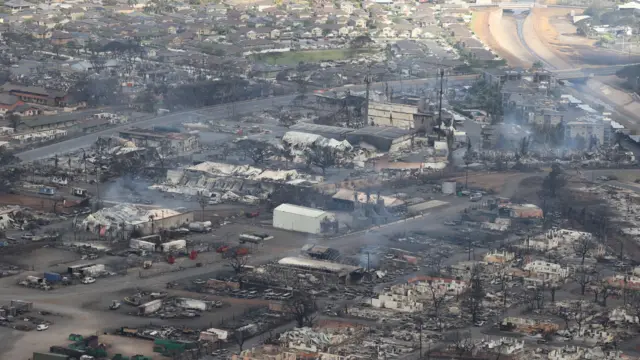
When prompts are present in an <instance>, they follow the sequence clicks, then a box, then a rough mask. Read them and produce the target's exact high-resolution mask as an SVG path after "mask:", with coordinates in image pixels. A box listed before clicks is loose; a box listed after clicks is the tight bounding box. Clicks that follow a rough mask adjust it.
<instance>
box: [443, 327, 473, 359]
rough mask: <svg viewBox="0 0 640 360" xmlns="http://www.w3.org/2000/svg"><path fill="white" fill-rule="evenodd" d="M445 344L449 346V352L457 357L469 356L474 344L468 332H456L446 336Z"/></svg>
mask: <svg viewBox="0 0 640 360" xmlns="http://www.w3.org/2000/svg"><path fill="white" fill-rule="evenodd" d="M446 342H448V343H450V344H451V345H450V347H451V350H453V351H454V352H455V353H456V354H457V355H458V357H462V355H471V353H472V352H473V349H474V348H475V343H474V342H473V338H472V337H471V333H470V332H461V331H456V332H454V333H451V334H448V335H447V337H446Z"/></svg>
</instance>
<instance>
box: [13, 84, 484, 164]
mask: <svg viewBox="0 0 640 360" xmlns="http://www.w3.org/2000/svg"><path fill="white" fill-rule="evenodd" d="M475 78H477V76H476V75H460V76H452V77H449V79H448V81H449V84H451V83H452V82H464V81H469V80H473V79H475ZM435 81H436V78H427V79H415V80H403V81H389V82H388V85H389V86H391V87H393V88H401V87H405V86H407V87H417V86H425V85H427V84H428V83H431V82H435ZM384 85H385V83H375V84H372V85H371V89H372V90H383V88H384ZM347 89H349V90H355V91H362V90H364V89H365V88H364V86H363V85H354V86H347V87H341V88H335V89H333V90H337V91H342V90H347ZM294 98H295V95H285V96H275V97H269V98H264V99H255V100H248V101H239V102H236V104H237V105H236V108H237V111H238V112H239V113H241V114H246V113H252V112H256V111H260V110H263V109H266V108H271V107H274V106H282V105H288V104H289V103H291V100H293V99H294ZM229 105H230V104H222V105H215V106H210V107H205V108H199V109H193V110H188V111H182V112H176V113H172V114H167V115H164V116H158V117H155V118H152V119H148V120H143V121H139V122H136V123H133V124H126V125H123V126H118V127H114V128H111V129H108V130H103V131H99V132H95V133H92V134H90V135H84V136H79V137H76V138H73V139H69V140H65V141H61V142H59V143H55V144H51V145H47V146H43V147H39V148H36V149H32V150H27V151H23V152H21V153H18V154H17V156H18V157H19V158H20V159H21V160H22V161H33V160H39V159H43V158H47V157H51V156H53V154H63V153H68V152H72V151H75V150H79V149H80V148H82V147H90V146H91V145H92V144H93V143H94V142H95V141H96V139H97V138H98V137H99V136H109V135H114V134H117V133H118V132H119V131H121V130H124V129H127V128H130V127H132V126H137V127H145V126H151V125H169V124H176V123H181V122H184V121H185V116H187V115H190V114H196V113H202V112H206V113H207V115H208V116H210V117H212V118H216V117H219V118H222V117H225V116H227V115H228V107H229Z"/></svg>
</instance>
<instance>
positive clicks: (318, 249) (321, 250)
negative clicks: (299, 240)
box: [302, 244, 340, 260]
mask: <svg viewBox="0 0 640 360" xmlns="http://www.w3.org/2000/svg"><path fill="white" fill-rule="evenodd" d="M302 252H303V253H305V254H306V255H308V256H309V257H310V258H313V259H318V260H335V259H337V258H338V257H340V251H338V250H336V249H334V248H330V247H326V246H320V245H314V244H307V245H305V246H303V247H302Z"/></svg>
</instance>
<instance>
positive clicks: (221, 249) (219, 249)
mask: <svg viewBox="0 0 640 360" xmlns="http://www.w3.org/2000/svg"><path fill="white" fill-rule="evenodd" d="M227 250H229V245H222V246H220V247H219V248H217V249H216V252H217V253H218V254H222V253H226V252H227Z"/></svg>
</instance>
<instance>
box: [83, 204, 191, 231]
mask: <svg viewBox="0 0 640 360" xmlns="http://www.w3.org/2000/svg"><path fill="white" fill-rule="evenodd" d="M176 215H180V213H179V212H177V211H175V210H171V209H148V208H145V207H141V206H136V205H131V204H118V205H115V206H113V207H110V208H104V209H102V210H99V211H96V212H94V213H93V214H90V215H89V216H87V217H86V218H85V219H84V220H83V221H82V226H83V227H87V226H91V227H95V226H99V225H100V226H109V225H120V224H123V223H124V224H125V225H127V226H133V225H138V224H143V223H147V222H149V219H151V218H153V219H154V220H160V219H164V218H168V217H172V216H176Z"/></svg>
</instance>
